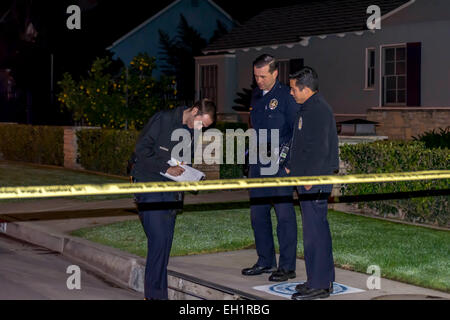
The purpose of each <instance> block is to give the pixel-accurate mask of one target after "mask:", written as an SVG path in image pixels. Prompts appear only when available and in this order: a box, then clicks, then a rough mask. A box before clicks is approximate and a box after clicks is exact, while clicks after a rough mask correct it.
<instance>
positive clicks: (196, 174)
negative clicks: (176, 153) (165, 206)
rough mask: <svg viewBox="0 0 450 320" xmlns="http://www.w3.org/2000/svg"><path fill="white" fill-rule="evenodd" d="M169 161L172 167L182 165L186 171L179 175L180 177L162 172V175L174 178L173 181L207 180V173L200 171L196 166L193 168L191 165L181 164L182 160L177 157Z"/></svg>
mask: <svg viewBox="0 0 450 320" xmlns="http://www.w3.org/2000/svg"><path fill="white" fill-rule="evenodd" d="M167 163H168V164H169V165H170V166H171V167H176V166H180V167H181V168H183V169H184V173H183V174H182V175H181V176H178V177H174V176H172V175H170V174H168V173H162V172H161V175H162V176H164V177H166V178H168V179H170V180H173V181H176V182H197V181H202V180H205V178H206V175H205V174H204V173H203V172H201V171H199V170H197V169H194V168H192V167H190V166H187V165H184V164H181V162H180V161H178V160H176V159H173V158H172V160H170V161H168V162H167Z"/></svg>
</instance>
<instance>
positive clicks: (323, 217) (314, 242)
mask: <svg viewBox="0 0 450 320" xmlns="http://www.w3.org/2000/svg"><path fill="white" fill-rule="evenodd" d="M332 189H333V186H332V185H325V186H314V187H313V188H312V189H311V190H309V191H307V190H306V189H305V188H304V187H303V186H300V187H298V188H297V190H298V193H299V197H300V207H301V211H302V223H303V248H304V255H305V265H306V274H307V285H308V287H309V288H311V289H328V288H329V287H330V283H333V282H334V281H335V271H334V262H333V251H332V240H331V232H330V226H329V224H328V219H327V215H328V197H329V195H330V194H331V191H332ZM302 197H303V198H302Z"/></svg>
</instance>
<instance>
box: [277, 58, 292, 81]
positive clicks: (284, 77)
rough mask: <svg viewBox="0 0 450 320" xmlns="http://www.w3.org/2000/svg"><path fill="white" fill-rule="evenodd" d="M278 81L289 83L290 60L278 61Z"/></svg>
mask: <svg viewBox="0 0 450 320" xmlns="http://www.w3.org/2000/svg"><path fill="white" fill-rule="evenodd" d="M278 81H280V82H281V83H283V84H285V85H287V86H288V85H289V60H282V61H278Z"/></svg>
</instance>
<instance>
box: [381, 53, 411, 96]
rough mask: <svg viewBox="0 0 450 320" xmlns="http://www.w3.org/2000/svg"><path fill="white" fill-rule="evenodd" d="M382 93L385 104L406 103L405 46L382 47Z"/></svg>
mask: <svg viewBox="0 0 450 320" xmlns="http://www.w3.org/2000/svg"><path fill="white" fill-rule="evenodd" d="M383 55H384V64H383V69H384V70H383V74H384V76H383V93H384V102H385V104H386V105H406V98H407V92H406V87H407V86H406V85H407V83H406V70H407V65H406V63H407V62H406V46H399V47H387V48H384V52H383Z"/></svg>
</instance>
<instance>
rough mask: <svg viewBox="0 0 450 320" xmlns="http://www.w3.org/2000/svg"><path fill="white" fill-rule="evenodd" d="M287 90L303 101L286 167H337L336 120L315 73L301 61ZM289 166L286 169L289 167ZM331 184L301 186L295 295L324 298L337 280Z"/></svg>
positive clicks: (320, 170) (313, 172)
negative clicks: (299, 280) (300, 255)
mask: <svg viewBox="0 0 450 320" xmlns="http://www.w3.org/2000/svg"><path fill="white" fill-rule="evenodd" d="M290 78H291V80H290V85H291V94H292V95H293V97H294V98H295V100H296V101H297V103H299V104H301V108H300V110H299V112H298V114H297V117H296V121H295V122H296V123H295V126H294V134H293V138H292V149H291V154H290V159H289V161H288V164H287V167H288V169H287V172H289V173H290V174H291V175H292V176H294V177H304V176H322V175H332V174H334V173H337V172H339V146H338V136H337V130H336V120H335V118H334V114H333V111H332V109H331V107H330V105H329V104H328V103H327V102H326V101H325V99H324V98H323V96H322V95H321V93H319V92H318V90H319V80H318V76H317V73H316V72H315V71H314V70H313V69H311V68H309V67H305V68H303V69H301V70H300V71H298V72H297V73H295V74H293V75H291V77H290ZM289 170H290V171H289ZM332 189H333V186H332V185H323V186H314V187H313V186H299V187H297V191H298V193H299V197H300V206H301V209H302V223H303V247H304V253H305V264H306V274H307V278H308V279H307V282H306V283H305V284H303V285H299V286H297V288H296V290H297V293H295V294H294V295H293V296H292V299H294V300H312V299H319V298H327V297H329V296H330V294H331V293H333V282H334V281H335V273H334V262H333V252H332V241H331V233H330V227H329V224H328V220H327V214H328V197H329V196H330V195H331V191H332Z"/></svg>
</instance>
